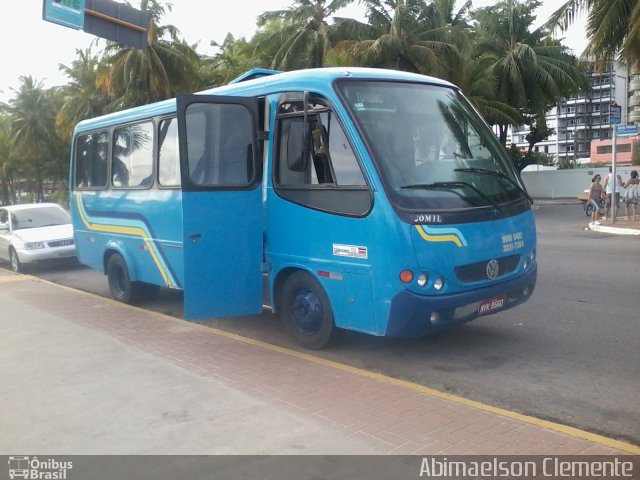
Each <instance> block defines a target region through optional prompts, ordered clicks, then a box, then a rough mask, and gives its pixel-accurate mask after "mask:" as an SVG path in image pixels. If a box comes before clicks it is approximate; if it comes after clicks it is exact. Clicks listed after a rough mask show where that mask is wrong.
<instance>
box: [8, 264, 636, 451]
mask: <svg viewBox="0 0 640 480" xmlns="http://www.w3.org/2000/svg"><path fill="white" fill-rule="evenodd" d="M0 305H2V309H1V310H0V364H2V369H0V384H1V385H2V386H3V388H2V389H0V425H2V430H3V431H2V435H0V453H2V454H10V455H11V454H19V453H20V452H24V453H29V452H37V453H42V454H314V455H317V454H323V455H325V454H416V455H431V454H447V455H453V454H487V455H488V454H549V455H561V454H586V455H597V454H621V453H635V454H639V453H640V447H637V446H634V445H630V444H627V443H624V442H619V441H616V440H613V439H609V438H606V437H602V436H599V435H595V434H591V433H588V432H584V431H582V430H578V429H574V428H571V427H567V426H563V425H559V424H555V423H552V422H548V421H544V420H540V419H536V418H532V417H527V416H524V415H521V414H518V413H515V412H510V411H506V410H502V409H498V408H494V407H491V406H488V405H484V404H480V403H478V402H474V401H471V400H466V399H464V398H460V397H456V396H453V395H449V394H446V393H442V392H438V391H435V390H432V389H430V388H428V387H424V386H421V385H416V384H412V383H410V382H406V381H401V380H397V379H394V378H390V377H386V376H384V375H380V374H377V373H374V372H369V371H365V370H361V369H357V368H353V367H350V366H347V365H344V364H339V363H336V362H332V361H328V360H324V359H321V358H318V357H315V356H314V355H312V354H310V353H303V352H298V351H293V350H289V349H285V348H281V347H277V346H273V345H270V344H266V343H263V342H260V341H256V340H252V339H248V338H243V337H239V336H237V335H234V334H230V333H227V332H223V331H219V330H216V329H212V328H209V327H205V326H202V325H198V324H193V323H189V322H186V321H182V320H178V319H175V318H172V317H168V316H165V315H162V314H158V313H153V312H149V311H146V310H142V309H139V308H135V307H129V306H126V305H122V304H119V303H116V302H113V301H111V300H109V299H105V298H101V297H98V296H95V295H92V294H86V293H82V292H79V291H75V290H71V289H68V288H66V287H61V286H57V285H54V284H51V283H48V282H45V281H41V280H38V279H35V278H33V277H29V276H22V275H15V274H13V273H11V272H8V271H5V270H1V269H0Z"/></svg>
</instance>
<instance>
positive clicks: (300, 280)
mask: <svg viewBox="0 0 640 480" xmlns="http://www.w3.org/2000/svg"><path fill="white" fill-rule="evenodd" d="M282 320H283V322H284V324H285V326H286V327H287V329H288V330H289V331H290V332H291V333H292V334H293V336H294V338H295V339H296V340H297V341H298V342H299V343H300V344H301V345H302V346H304V347H306V348H310V349H314V350H317V349H321V348H323V347H325V346H326V345H327V344H328V343H329V342H330V341H331V338H332V336H333V333H334V330H335V325H334V322H333V312H332V310H331V304H330V303H329V298H328V297H327V294H326V293H325V291H324V289H323V288H322V286H321V285H320V283H319V282H318V281H317V280H316V279H315V278H313V277H312V276H311V275H309V274H308V273H306V272H296V273H294V274H293V275H291V276H290V277H289V278H288V279H287V281H286V282H285V284H284V289H283V292H282Z"/></svg>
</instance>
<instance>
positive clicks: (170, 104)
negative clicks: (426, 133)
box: [75, 67, 454, 132]
mask: <svg viewBox="0 0 640 480" xmlns="http://www.w3.org/2000/svg"><path fill="white" fill-rule="evenodd" d="M263 72H264V74H263V75H261V76H257V77H256V78H253V79H251V80H245V81H238V82H236V83H232V84H228V85H224V86H220V87H215V88H210V89H207V90H203V91H201V92H197V94H202V95H238V96H240V95H244V96H260V95H269V94H273V93H278V92H291V91H304V90H310V91H323V90H326V89H327V86H328V85H331V84H332V83H333V81H334V80H336V79H338V78H362V79H368V80H395V81H404V82H420V83H430V84H435V85H441V86H444V87H454V85H453V84H451V83H449V82H447V81H445V80H441V79H439V78H435V77H429V76H426V75H420V74H416V73H409V72H400V71H397V70H384V69H378V68H361V67H333V68H317V69H307V70H295V71H291V72H276V71H275V70H272V71H267V70H264V71H263ZM267 72H269V73H267ZM271 72H273V73H271ZM248 74H251V72H247V73H245V74H243V75H241V76H240V77H238V79H241V78H243V77H245V75H248ZM238 79H236V80H238ZM175 110H176V100H175V98H172V99H169V100H164V101H161V102H156V103H151V104H148V105H142V106H139V107H135V108H130V109H127V110H122V111H119V112H115V113H110V114H107V115H103V116H100V117H96V118H92V119H88V120H83V121H81V122H80V123H78V125H77V126H76V129H75V131H76V132H82V131H88V130H94V129H96V128H105V127H109V126H111V125H117V124H120V123H125V122H133V121H136V120H141V119H144V118H149V117H154V116H159V115H170V114H172V113H175Z"/></svg>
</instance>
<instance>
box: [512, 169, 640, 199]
mask: <svg viewBox="0 0 640 480" xmlns="http://www.w3.org/2000/svg"><path fill="white" fill-rule="evenodd" d="M631 170H637V171H639V173H640V166H637V165H635V166H633V167H618V168H617V169H616V173H617V174H619V175H620V176H621V177H622V181H623V182H624V181H626V180H628V179H629V176H630V173H631ZM596 173H599V174H600V175H601V176H602V183H603V184H604V178H605V176H606V175H607V174H608V173H609V169H608V167H601V168H576V169H570V170H555V171H545V172H522V173H521V176H522V180H523V182H524V184H525V186H526V187H527V191H528V192H529V195H531V196H532V197H533V198H549V199H554V198H576V197H577V195H578V193H579V192H582V191H584V190H586V189H588V188H589V186H590V185H591V178H593V176H594V175H595V174H596Z"/></svg>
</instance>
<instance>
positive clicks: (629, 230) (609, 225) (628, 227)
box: [589, 215, 640, 236]
mask: <svg viewBox="0 0 640 480" xmlns="http://www.w3.org/2000/svg"><path fill="white" fill-rule="evenodd" d="M589 230H593V231H594V232H602V233H612V234H615V235H635V236H640V215H638V216H637V217H636V220H635V221H633V220H628V219H627V218H626V217H618V218H616V223H613V222H611V220H607V221H602V220H601V221H600V225H598V224H594V223H589Z"/></svg>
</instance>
